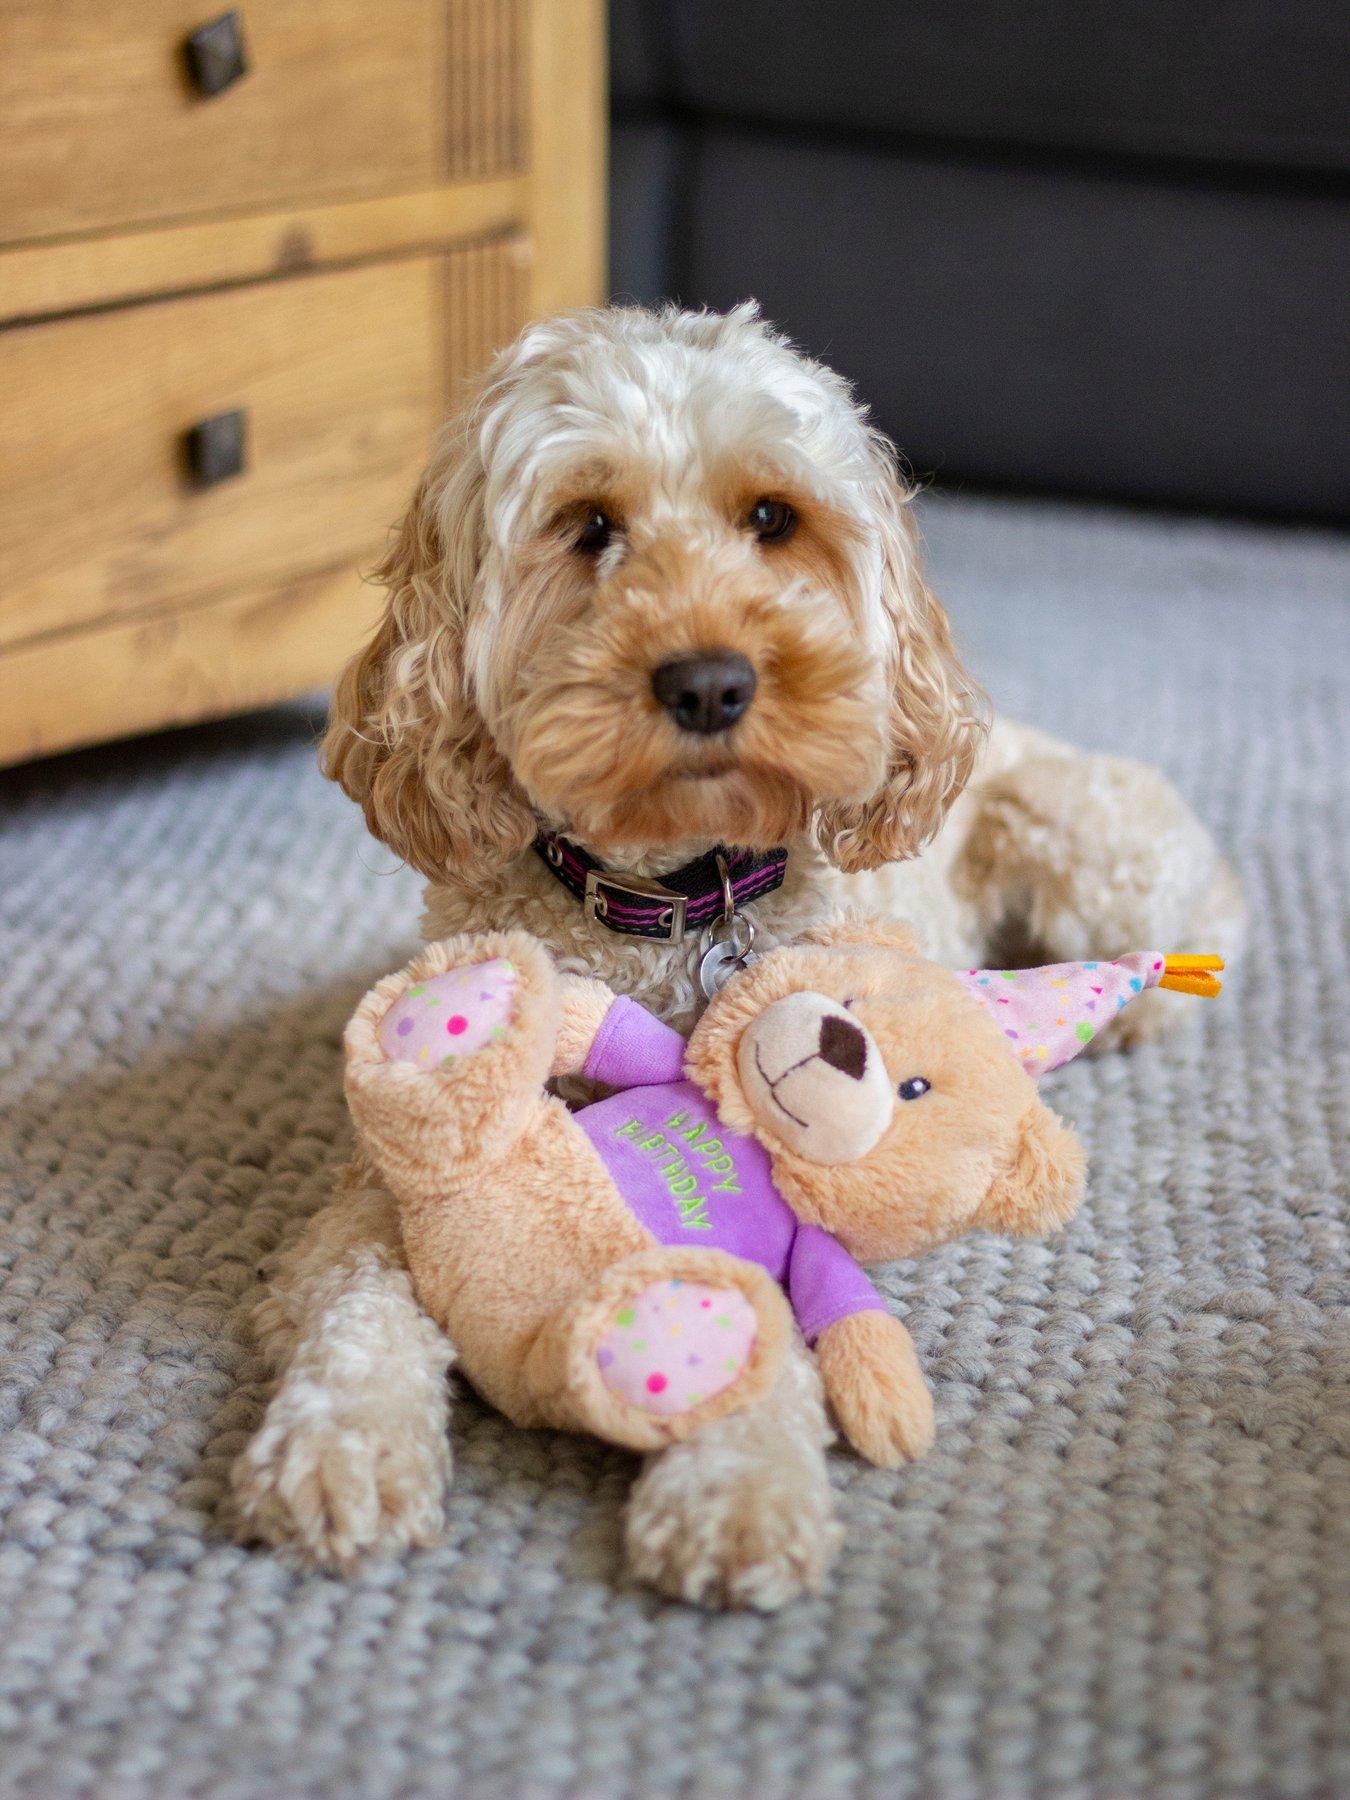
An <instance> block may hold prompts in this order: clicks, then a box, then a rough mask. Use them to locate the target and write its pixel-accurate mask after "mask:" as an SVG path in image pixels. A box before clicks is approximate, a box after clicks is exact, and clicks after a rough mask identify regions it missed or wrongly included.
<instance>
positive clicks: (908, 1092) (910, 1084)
mask: <svg viewBox="0 0 1350 1800" xmlns="http://www.w3.org/2000/svg"><path fill="white" fill-rule="evenodd" d="M932 1085H933V1084H932V1082H931V1081H925V1080H924V1078H923V1076H922V1075H911V1076H910V1078H909V1080H908V1081H902V1082H901V1083H900V1086H899V1087H898V1088H897V1089H896V1092H897V1093H898V1094H899V1096H900V1098H901V1099H902V1100H922V1099H923V1097H924V1095H925V1094H926V1093H927V1092H928V1090H929V1088H931V1087H932Z"/></svg>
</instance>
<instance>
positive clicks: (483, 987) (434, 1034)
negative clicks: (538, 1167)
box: [345, 932, 559, 1200]
mask: <svg viewBox="0 0 1350 1800" xmlns="http://www.w3.org/2000/svg"><path fill="white" fill-rule="evenodd" d="M558 1019H559V1001H558V988H557V977H556V975H555V973H554V969H553V965H552V963H551V962H550V960H549V958H548V956H547V954H546V953H545V952H544V950H543V949H542V947H541V946H540V945H538V944H537V943H536V942H535V941H534V940H533V939H531V938H529V937H526V936H525V935H524V934H523V933H520V932H486V933H482V934H478V935H474V936H467V935H466V936H463V937H459V938H450V939H447V940H445V941H444V942H442V943H438V944H432V945H431V946H430V948H429V949H427V950H425V951H424V952H423V953H422V955H421V956H419V957H417V958H416V959H415V960H414V961H413V962H411V963H410V964H409V965H408V966H407V968H405V969H402V970H400V972H399V973H398V974H396V975H390V976H387V977H386V978H385V980H383V981H381V982H380V983H379V984H378V985H377V986H376V987H374V988H372V989H371V991H370V993H369V994H367V995H366V997H365V999H364V1000H363V1001H362V1002H361V1004H360V1006H359V1007H358V1008H357V1010H356V1012H355V1013H354V1014H353V1016H352V1020H351V1023H350V1024H349V1025H348V1027H347V1032H346V1037H345V1047H346V1053H347V1072H346V1088H347V1099H348V1102H349V1104H350V1106H351V1111H352V1117H353V1119H354V1121H355V1123H356V1126H357V1130H358V1131H359V1133H360V1135H361V1138H362V1142H363V1146H364V1148H365V1149H366V1150H367V1151H368V1152H369V1154H370V1155H371V1157H372V1158H373V1160H374V1161H375V1163H376V1164H377V1166H378V1167H379V1169H380V1171H381V1173H382V1174H383V1175H384V1177H385V1179H386V1180H387V1181H388V1182H389V1184H390V1186H391V1187H392V1188H393V1190H394V1192H395V1194H397V1195H398V1197H399V1198H400V1199H401V1200H406V1199H408V1198H409V1197H412V1196H421V1195H423V1194H424V1193H426V1192H443V1191H444V1189H445V1184H446V1181H447V1177H448V1176H450V1175H451V1173H452V1172H453V1175H454V1178H455V1180H456V1181H463V1180H467V1179H469V1178H471V1177H473V1176H481V1175H482V1173H483V1172H484V1171H485V1170H488V1169H491V1168H493V1167H495V1166H496V1165H498V1164H500V1163H501V1162H502V1161H503V1160H504V1159H505V1158H506V1157H508V1156H509V1154H510V1153H511V1151H512V1150H513V1149H514V1147H515V1146H516V1144H517V1143H518V1142H519V1141H520V1140H521V1138H522V1137H524V1136H525V1135H526V1134H527V1133H528V1131H529V1130H530V1129H531V1127H532V1125H533V1123H534V1121H535V1119H536V1118H537V1115H538V1111H539V1108H540V1106H541V1104H542V1102H543V1097H544V1083H545V1081H546V1080H547V1078H548V1072H549V1067H550V1064H551V1062H552V1059H553V1052H554V1043H555V1039H556V1038H557V1034H558Z"/></svg>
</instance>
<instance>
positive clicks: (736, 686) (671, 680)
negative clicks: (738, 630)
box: [652, 650, 756, 735]
mask: <svg viewBox="0 0 1350 1800" xmlns="http://www.w3.org/2000/svg"><path fill="white" fill-rule="evenodd" d="M755 685H756V684H755V671H754V668H753V666H752V665H751V663H750V662H749V660H748V659H747V658H746V657H744V656H741V655H739V654H738V653H737V652H736V651H734V650H703V651H700V652H699V654H698V655H697V656H676V657H672V658H671V660H670V661H669V662H663V663H661V664H660V665H659V666H658V667H657V668H655V669H653V670H652V692H653V693H654V694H655V695H656V698H657V699H658V700H659V701H660V703H661V705H662V706H663V707H664V708H665V709H666V711H667V712H668V713H669V714H670V716H671V718H672V719H673V720H674V721H675V723H676V724H677V725H678V726H679V728H680V730H681V731H701V732H703V733H704V734H705V735H706V734H709V733H711V732H714V731H725V730H726V729H727V727H728V726H730V725H734V724H735V723H736V721H737V719H739V718H740V717H741V715H742V713H744V711H745V710H746V708H747V707H748V706H749V704H750V702H751V701H752V700H753V699H754V697H755Z"/></svg>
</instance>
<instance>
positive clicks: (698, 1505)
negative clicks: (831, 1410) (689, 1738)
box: [626, 1343, 843, 1612]
mask: <svg viewBox="0 0 1350 1800" xmlns="http://www.w3.org/2000/svg"><path fill="white" fill-rule="evenodd" d="M831 1436H832V1433H831V1430H830V1427H829V1423H828V1421H827V1419H826V1416H825V1402H824V1396H823V1393H822V1390H821V1384H820V1376H819V1374H818V1373H817V1371H816V1365H815V1362H814V1361H813V1359H812V1357H811V1356H810V1354H809V1352H808V1351H807V1350H806V1348H805V1346H804V1345H802V1344H800V1343H799V1344H798V1345H797V1347H796V1348H795V1349H794V1350H792V1351H790V1352H789V1354H788V1356H787V1357H786V1359H785V1361H784V1365H783V1372H782V1374H781V1375H780V1377H779V1379H778V1384H777V1386H776V1387H775V1388H774V1390H773V1392H772V1393H771V1394H770V1395H769V1396H768V1398H767V1399H765V1400H762V1401H760V1402H759V1404H758V1405H757V1406H753V1407H749V1408H747V1409H746V1411H744V1412H740V1413H733V1414H732V1415H731V1416H729V1417H728V1418H725V1419H719V1420H718V1421H717V1422H716V1423H715V1424H713V1425H708V1426H705V1427H704V1429H703V1430H702V1431H700V1432H699V1433H698V1435H697V1436H696V1437H693V1438H690V1439H689V1440H688V1441H687V1442H686V1443H683V1444H675V1445H673V1446H672V1447H671V1448H670V1449H668V1450H663V1451H661V1452H660V1453H659V1454H658V1455H656V1456H653V1457H651V1458H649V1460H648V1462H647V1465H646V1467H645V1468H644V1469H643V1472H642V1474H641V1475H640V1476H639V1478H638V1481H637V1484H636V1486H635V1487H634V1489H633V1494H632V1498H631V1500H630V1501H629V1504H628V1518H627V1529H626V1538H627V1547H628V1561H629V1565H630V1567H631V1568H632V1571H633V1573H634V1574H635V1575H636V1576H637V1578H638V1579H639V1580H640V1581H645V1582H648V1583H649V1584H650V1585H651V1586H653V1587H655V1588H658V1589H659V1590H660V1591H661V1592H662V1593H664V1594H669V1595H670V1596H671V1597H672V1598H674V1599H679V1600H693V1601H697V1602H699V1603H700V1604H702V1605H704V1606H750V1607H756V1608H758V1609H759V1610H760V1611H763V1612H771V1611H773V1610H774V1609H775V1608H777V1607H780V1606H783V1605H785V1604H786V1603H787V1602H788V1601H789V1600H792V1599H795V1598H796V1596H797V1595H799V1594H803V1593H814V1592H816V1591H817V1590H818V1589H819V1588H820V1586H821V1584H822V1582H823V1581H824V1579H825V1576H826V1574H827V1573H828V1571H829V1568H830V1564H831V1563H832V1562H833V1561H834V1557H835V1553H836V1551H837V1550H838V1548H839V1543H840V1540H841V1537H842V1535H843V1534H842V1531H841V1528H840V1526H839V1524H838V1522H837V1521H836V1519H835V1517H834V1501H833V1496H832V1494H831V1491H830V1478H829V1473H828V1470H827V1468H826V1463H825V1451H826V1448H827V1446H828V1445H829V1443H830V1439H831Z"/></svg>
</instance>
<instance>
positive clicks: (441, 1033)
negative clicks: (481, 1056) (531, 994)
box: [378, 957, 516, 1069]
mask: <svg viewBox="0 0 1350 1800" xmlns="http://www.w3.org/2000/svg"><path fill="white" fill-rule="evenodd" d="M515 991H516V971H515V967H514V965H513V964H511V963H509V962H507V961H505V960H504V958H502V957H496V958H494V960H493V961H492V962H485V963H474V964H472V965H471V966H470V967H468V968H464V969H447V970H446V972H445V974H444V975H432V976H429V977H428V979H427V980H426V981H416V982H414V983H413V985H412V986H411V987H410V988H409V989H408V990H407V991H406V992H405V993H403V994H401V995H400V996H399V998H398V999H397V1000H396V1001H395V1002H394V1004H393V1005H392V1006H391V1007H390V1008H389V1011H388V1012H387V1013H386V1014H385V1015H384V1017H383V1019H381V1021H380V1028H379V1033H378V1036H379V1042H380V1049H381V1050H383V1052H384V1054H385V1055H386V1056H387V1057H388V1058H389V1060H390V1062H410V1063H416V1064H417V1065H418V1067H419V1068H423V1069H439V1068H443V1067H444V1065H445V1064H446V1063H448V1062H451V1061H453V1060H454V1059H455V1058H456V1057H459V1056H470V1055H472V1053H473V1052H474V1051H475V1050H481V1049H482V1048H483V1047H484V1045H486V1044H490V1043H492V1042H494V1040H495V1039H497V1038H500V1037H501V1036H503V1034H504V1033H505V1031H506V1028H507V1026H508V1025H509V1024H510V1023H511V1016H512V1012H513V1009H514V1000H515Z"/></svg>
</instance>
